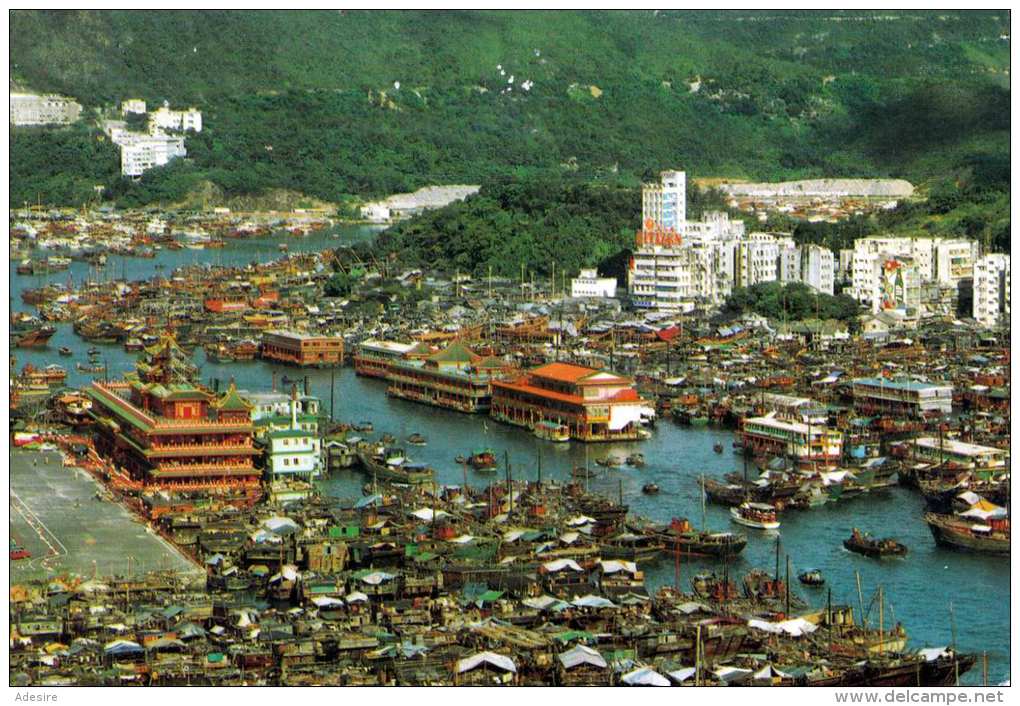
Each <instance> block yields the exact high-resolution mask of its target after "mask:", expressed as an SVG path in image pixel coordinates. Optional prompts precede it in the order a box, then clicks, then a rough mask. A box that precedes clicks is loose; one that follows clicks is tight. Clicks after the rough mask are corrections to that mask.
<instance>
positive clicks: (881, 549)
mask: <svg viewBox="0 0 1020 706" xmlns="http://www.w3.org/2000/svg"><path fill="white" fill-rule="evenodd" d="M843 546H844V547H846V548H847V549H848V550H849V551H852V552H856V553H857V554H863V555H864V556H869V557H872V558H874V559H880V558H882V557H885V556H906V554H907V547H906V546H905V545H903V544H900V543H899V542H897V541H896V540H895V539H890V538H888V537H887V538H885V539H877V538H875V537H872V536H871V535H869V534H868V533H867V532H861V531H860V530H859V529H857V528H856V527H854V529H853V532H852V533H851V534H850V537H849V538H847V539H844V540H843Z"/></svg>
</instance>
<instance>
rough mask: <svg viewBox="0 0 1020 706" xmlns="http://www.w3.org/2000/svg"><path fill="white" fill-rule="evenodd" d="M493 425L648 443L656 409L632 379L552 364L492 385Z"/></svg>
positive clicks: (578, 366)
mask: <svg viewBox="0 0 1020 706" xmlns="http://www.w3.org/2000/svg"><path fill="white" fill-rule="evenodd" d="M490 414H491V416H492V418H493V419H496V420H498V421H501V422H507V423H509V424H516V425H518V426H523V427H528V428H529V429H534V428H535V425H536V424H537V423H539V422H542V421H546V422H553V423H556V424H562V425H564V426H566V427H567V428H568V429H569V430H570V438H571V439H576V440H578V441H621V440H633V439H644V438H647V437H648V435H649V434H648V432H647V431H646V430H645V429H643V428H642V423H643V421H644V420H649V419H652V418H653V417H654V416H655V410H654V408H653V406H652V405H651V404H650V403H649V402H648V401H647V400H645V399H643V398H641V396H640V395H638V392H637V390H636V389H635V388H634V384H633V381H632V380H631V379H630V378H627V377H623V376H621V375H617V374H615V373H612V372H609V371H606V370H595V369H593V368H585V367H582V366H580V365H571V364H568V363H548V364H546V365H542V366H540V367H537V368H534V369H532V370H531V371H529V372H527V373H524V374H523V375H520V376H518V377H517V378H515V379H511V380H494V381H493V382H492V405H491V410H490Z"/></svg>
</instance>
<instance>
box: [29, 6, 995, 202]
mask: <svg viewBox="0 0 1020 706" xmlns="http://www.w3.org/2000/svg"><path fill="white" fill-rule="evenodd" d="M1008 28H1009V17H1008V13H1006V12H998V13H981V12H973V13H954V12H937V13H924V14H921V13H909V12H908V13H904V12H895V13H892V12H888V13H887V12H885V11H881V12H873V11H863V10H860V11H851V12H848V13H835V12H824V13H785V12H784V13H780V12H771V13H769V12H763V11H751V12H728V13H727V12H645V11H640V12H627V13H621V12H613V13H603V12H480V13H477V12H198V11H182V12H169V11H167V12H164V11H159V12H129V11H100V12H89V11H81V12H21V11H15V12H12V13H11V35H10V39H11V42H10V46H11V49H10V52H11V73H12V84H13V85H14V86H16V87H25V88H28V89H31V90H37V91H54V92H58V93H62V94H65V95H71V96H74V97H76V98H77V99H78V100H80V101H81V102H82V103H83V104H84V105H86V107H87V108H88V110H87V111H86V116H87V121H89V122H91V123H94V122H95V119H96V117H97V113H96V112H95V111H96V110H97V109H100V108H103V107H109V106H112V105H115V104H117V103H119V101H120V100H122V99H124V98H127V97H141V98H145V99H147V100H148V101H150V103H153V102H156V101H162V100H168V101H170V103H171V104H173V105H175V106H180V105H195V106H197V107H199V108H200V109H202V111H203V118H204V119H203V122H204V128H205V129H204V130H203V132H202V133H201V134H200V135H197V136H193V137H189V138H188V142H187V147H188V152H189V158H188V159H187V160H185V161H179V162H177V163H174V164H172V165H171V166H169V167H167V168H164V169H160V170H155V171H154V172H152V173H150V174H147V175H146V176H145V178H144V179H142V180H141V182H139V183H131V182H127V181H124V180H121V179H120V178H119V176H118V174H117V158H116V151H115V148H114V147H113V146H111V145H110V144H109V143H108V142H102V141H101V139H100V138H99V136H98V135H97V133H96V131H95V128H94V125H90V124H86V125H85V126H78V127H75V128H68V129H63V130H38V129H15V130H12V153H11V177H12V178H11V184H12V186H11V198H12V201H13V202H14V203H20V202H21V201H36V200H37V199H39V200H42V201H44V202H50V203H68V204H70V203H81V202H82V201H84V200H85V199H87V198H89V197H90V196H91V194H92V187H93V185H95V184H97V183H103V184H106V185H107V187H108V193H107V195H108V197H111V198H115V199H116V200H117V201H118V202H119V203H121V204H122V205H136V204H141V203H148V202H156V201H162V202H164V203H165V202H169V201H174V200H178V199H179V198H181V197H182V196H183V195H184V194H185V193H186V192H187V191H188V190H190V189H192V188H194V187H195V186H196V185H198V184H199V183H200V182H202V181H212V182H214V183H215V184H217V185H219V186H220V187H222V189H223V190H224V191H225V192H226V193H227V194H228V195H231V194H240V193H253V192H259V191H262V190H265V189H268V188H286V189H289V190H293V191H299V192H303V193H305V194H308V195H310V196H315V197H317V198H321V199H326V200H332V201H339V200H342V199H343V198H344V197H345V196H346V195H350V194H355V195H359V196H375V195H381V194H387V193H393V192H397V191H404V190H408V189H413V188H417V187H419V186H422V185H425V184H429V183H451V182H457V183H464V182H468V183H472V182H473V183H480V182H488V181H490V180H492V179H503V178H507V177H514V178H522V179H527V178H531V177H536V176H537V177H542V178H549V177H556V178H562V177H567V178H569V179H572V180H577V181H589V182H590V181H613V182H619V183H622V184H624V185H634V184H636V183H637V182H638V180H639V179H641V178H643V177H646V176H648V175H650V174H652V173H654V172H656V171H658V170H661V169H663V168H667V167H674V166H679V167H683V168H686V169H687V170H688V171H689V172H691V173H692V175H696V176H728V177H747V178H754V179H777V178H800V177H808V176H851V175H852V176H897V177H905V178H907V179H910V180H912V181H914V182H915V183H920V184H922V185H928V184H930V185H936V186H937V185H940V184H944V183H948V184H951V185H956V187H960V184H962V185H963V186H962V187H960V188H963V189H966V188H970V185H971V184H972V183H975V182H976V183H980V184H982V187H981V188H982V189H983V190H985V191H989V192H995V193H998V194H1000V195H1001V193H1003V192H1004V191H1008V174H1009V169H1008V164H1009V154H1008V151H1009V76H1008V73H1007V72H1008V66H1009V40H1008V37H1007V36H1006V35H1008V31H1009V29H1008ZM1003 175H1004V176H1003ZM1003 179H1005V181H1004V182H1003ZM989 182H992V183H991V185H990V186H989V185H988V184H989ZM956 187H954V188H956ZM967 198H969V197H967ZM982 198H984V197H982Z"/></svg>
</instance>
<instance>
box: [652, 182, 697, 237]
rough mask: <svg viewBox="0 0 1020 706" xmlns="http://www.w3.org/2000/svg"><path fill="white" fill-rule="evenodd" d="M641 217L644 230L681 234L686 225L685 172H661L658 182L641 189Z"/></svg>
mask: <svg viewBox="0 0 1020 706" xmlns="http://www.w3.org/2000/svg"><path fill="white" fill-rule="evenodd" d="M641 217H642V223H643V224H644V226H645V229H646V230H653V229H658V230H667V231H669V230H671V231H673V232H675V233H680V234H683V230H684V226H686V225H687V173H686V172H662V173H661V174H660V183H658V184H645V185H644V186H643V187H642V189H641Z"/></svg>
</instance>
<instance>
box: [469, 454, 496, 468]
mask: <svg viewBox="0 0 1020 706" xmlns="http://www.w3.org/2000/svg"><path fill="white" fill-rule="evenodd" d="M467 462H468V465H469V466H471V467H472V468H473V469H475V470H476V471H495V470H496V454H495V453H494V452H493V451H492V450H491V449H482V450H481V451H475V452H474V453H473V454H471V455H470V456H469V457H468V460H467Z"/></svg>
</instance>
